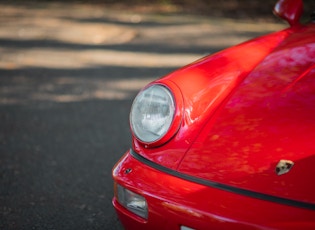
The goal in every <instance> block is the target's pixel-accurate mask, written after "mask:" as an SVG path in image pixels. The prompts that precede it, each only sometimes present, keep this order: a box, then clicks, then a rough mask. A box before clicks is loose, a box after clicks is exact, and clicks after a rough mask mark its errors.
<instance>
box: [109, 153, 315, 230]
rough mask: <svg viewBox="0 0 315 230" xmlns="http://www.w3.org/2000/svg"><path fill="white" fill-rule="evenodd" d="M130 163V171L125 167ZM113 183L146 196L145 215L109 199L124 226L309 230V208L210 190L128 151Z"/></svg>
mask: <svg viewBox="0 0 315 230" xmlns="http://www.w3.org/2000/svg"><path fill="white" fill-rule="evenodd" d="M128 168H132V169H133V171H132V172H131V173H130V174H125V173H124V172H125V170H126V169H128ZM113 176H114V180H115V182H116V183H119V184H122V185H124V186H126V187H127V188H128V189H130V190H132V191H134V192H137V193H139V194H141V195H143V196H145V197H146V199H147V201H148V203H149V209H150V213H149V218H148V220H144V219H142V218H140V217H137V216H135V215H134V214H132V213H130V212H129V211H128V210H126V209H125V208H124V207H122V206H121V205H120V204H119V203H118V202H117V200H116V198H114V199H113V204H114V206H115V208H116V210H117V213H118V216H119V218H120V220H121V222H122V223H123V225H124V226H125V228H126V229H132V230H133V229H134V230H142V229H143V230H144V229H150V230H159V229H163V230H171V229H172V230H173V229H179V228H180V226H181V225H184V226H187V227H191V228H195V229H199V230H208V229H227V230H230V229H235V230H237V229H240V230H247V229H287V230H290V229H309V230H311V229H314V226H315V223H314V211H312V210H307V209H300V208H295V207H291V206H285V205H281V204H277V203H274V202H267V201H263V200H260V199H254V198H250V197H247V196H242V195H237V194H235V193H232V192H227V191H222V190H219V189H214V188H211V187H209V186H204V185H200V184H196V183H192V182H189V181H187V180H183V179H180V178H178V177H174V176H171V175H169V174H166V173H163V172H161V171H159V170H156V169H153V168H151V167H149V166H147V165H146V164H142V163H140V162H139V161H137V160H136V159H134V158H133V157H132V156H131V155H130V154H129V152H127V153H126V154H125V155H124V157H123V158H122V159H121V160H120V162H118V163H117V165H116V166H115V169H114V171H113Z"/></svg>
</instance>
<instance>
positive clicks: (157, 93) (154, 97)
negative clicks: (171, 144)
mask: <svg viewBox="0 0 315 230" xmlns="http://www.w3.org/2000/svg"><path fill="white" fill-rule="evenodd" d="M174 114H175V101H174V99H173V95H172V93H171V92H170V91H169V90H168V88H166V87H164V86H162V85H158V84H156V85H152V86H150V87H148V88H146V89H145V90H143V91H141V92H140V93H139V94H138V96H137V97H136V98H135V100H134V102H133V105H132V108H131V113H130V123H131V129H132V131H133V133H134V134H135V136H136V137H137V139H139V140H140V141H142V142H145V143H152V142H156V141H158V140H159V139H161V138H162V137H163V136H164V135H165V134H166V133H167V131H168V130H169V128H170V126H171V125H172V122H173V119H174Z"/></svg>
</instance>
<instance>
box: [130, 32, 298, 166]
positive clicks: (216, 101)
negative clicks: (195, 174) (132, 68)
mask: <svg viewBox="0 0 315 230" xmlns="http://www.w3.org/2000/svg"><path fill="white" fill-rule="evenodd" d="M291 32H292V31H291V30H284V31H280V32H277V33H274V34H271V35H268V36H264V37H261V38H258V39H255V40H252V41H250V42H247V43H244V44H241V45H238V46H235V47H232V48H230V49H227V50H224V51H222V52H219V53H217V54H215V55H212V56H208V57H205V58H203V59H201V60H199V61H197V62H195V63H193V64H191V65H188V66H186V67H184V68H182V69H179V70H177V71H175V72H173V73H171V74H170V75H168V76H166V77H164V78H162V79H160V80H157V81H156V82H154V83H160V84H164V85H166V86H168V87H169V88H172V87H174V86H172V85H174V84H175V85H176V86H177V88H179V89H180V91H181V92H174V93H175V99H176V101H181V100H183V102H184V105H183V106H184V111H183V120H182V123H181V127H180V129H179V131H178V132H177V134H176V135H175V136H174V138H173V139H172V140H171V141H169V142H168V143H166V144H165V145H163V146H161V147H159V148H148V147H147V146H145V145H143V144H142V143H140V142H139V141H138V140H137V139H136V138H133V149H134V150H135V151H136V152H138V153H139V154H141V155H142V156H144V157H146V158H147V159H150V160H151V161H154V162H157V163H159V164H161V165H163V166H166V167H169V168H172V169H176V168H177V167H178V166H179V163H180V162H181V160H182V158H183V156H184V154H185V152H186V151H187V150H188V148H189V147H190V146H191V144H192V143H193V141H194V139H195V138H196V136H197V135H198V133H199V132H200V129H201V128H202V127H203V126H204V125H205V124H206V122H207V120H208V119H209V118H210V117H211V116H212V114H213V113H214V112H215V111H216V109H218V107H219V106H220V105H221V103H222V102H223V101H225V100H226V98H227V97H228V96H229V94H230V93H231V92H233V90H234V89H235V88H236V87H237V86H238V85H239V84H240V83H241V82H242V81H243V79H244V78H245V77H246V76H247V75H248V74H249V73H250V72H251V71H252V70H253V69H254V68H255V67H256V65H258V64H259V62H261V61H262V60H263V59H264V58H265V57H266V56H267V55H268V54H269V53H270V52H271V51H272V50H273V49H275V48H276V47H277V46H278V45H279V43H281V42H282V41H283V40H284V39H285V38H286V37H288V36H289V35H290V34H291Z"/></svg>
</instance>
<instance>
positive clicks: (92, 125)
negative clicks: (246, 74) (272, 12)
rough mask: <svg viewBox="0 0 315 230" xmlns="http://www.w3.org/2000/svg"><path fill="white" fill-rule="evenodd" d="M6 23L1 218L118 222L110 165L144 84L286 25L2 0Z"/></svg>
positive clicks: (122, 146) (4, 223)
mask: <svg viewBox="0 0 315 230" xmlns="http://www.w3.org/2000/svg"><path fill="white" fill-rule="evenodd" d="M0 26H1V30H0V119H1V123H0V229H121V225H120V224H119V222H118V220H117V217H116V214H115V211H114V209H113V208H112V205H111V199H112V196H113V186H112V178H111V169H112V167H113V165H114V164H115V162H116V161H117V160H118V159H119V158H120V157H121V156H122V154H123V153H124V152H125V151H126V150H127V149H128V148H129V147H130V134H129V124H128V114H129V109H130V106H131V103H132V99H133V98H134V96H135V95H136V93H137V91H138V90H139V89H140V88H141V87H143V86H144V85H145V84H146V83H148V82H150V81H152V80H153V79H155V78H157V77H161V76H163V75H165V74H167V73H169V72H171V71H173V70H174V69H176V68H178V67H180V66H182V65H185V64H188V63H189V62H192V61H194V60H196V59H198V58H200V57H202V56H204V55H207V54H210V53H213V52H216V51H218V50H221V49H223V48H225V47H227V46H230V45H233V44H236V43H239V42H241V41H244V40H246V39H248V38H251V37H254V36H258V35H260V34H264V33H267V32H270V31H275V30H278V29H280V28H283V25H279V24H273V23H268V24H263V26H261V25H259V24H258V23H254V22H245V21H243V22H240V21H239V22H236V21H232V20H225V19H219V18H211V17H200V16H199V17H197V16H189V15H181V14H154V13H144V12H139V11H138V12H137V11H132V10H129V11H126V10H125V11H121V10H117V9H112V8H109V7H106V6H104V5H87V4H85V5H82V4H67V3H54V2H47V3H40V2H33V3H32V2H31V1H30V2H28V3H27V4H26V3H21V2H20V3H19V4H14V3H8V2H7V3H1V2H0ZM262 28H263V30H262Z"/></svg>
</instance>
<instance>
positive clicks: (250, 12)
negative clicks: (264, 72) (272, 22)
mask: <svg viewBox="0 0 315 230" xmlns="http://www.w3.org/2000/svg"><path fill="white" fill-rule="evenodd" d="M47 1H54V0H47ZM65 1H75V0H64V1H63V2H65ZM76 2H81V3H93V4H108V5H111V6H114V7H117V8H119V7H121V8H124V9H125V8H128V9H132V10H138V11H155V12H159V13H163V12H164V13H170V12H177V13H178V12H180V13H190V14H202V15H208V16H219V17H227V18H235V19H242V18H246V19H248V18H250V19H268V18H271V19H272V18H273V16H272V9H273V6H274V5H275V3H276V2H277V0H77V1H76ZM303 2H304V11H305V14H304V18H307V17H309V15H310V14H311V13H312V12H314V11H315V0H304V1H303Z"/></svg>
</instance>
